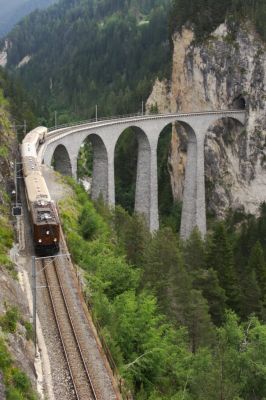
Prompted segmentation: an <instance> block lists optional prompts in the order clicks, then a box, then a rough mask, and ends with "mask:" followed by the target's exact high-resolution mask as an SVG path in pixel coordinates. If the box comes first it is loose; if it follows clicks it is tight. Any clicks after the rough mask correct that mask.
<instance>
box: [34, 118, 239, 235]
mask: <svg viewBox="0 0 266 400" xmlns="http://www.w3.org/2000/svg"><path fill="white" fill-rule="evenodd" d="M222 118H233V119H234V120H237V121H238V122H240V123H241V124H242V125H244V124H245V119H246V113H245V111H243V110H230V111H225V110H224V111H210V112H195V113H189V114H180V113H175V114H159V115H144V116H139V115H138V116H134V117H125V118H121V119H113V120H102V121H97V122H93V123H84V124H80V125H75V126H72V127H66V128H60V129H56V130H54V131H51V132H49V133H48V135H47V138H46V140H45V143H44V144H43V145H42V146H41V147H40V148H39V151H38V159H39V162H44V163H45V164H47V165H49V166H50V165H51V163H52V160H53V158H54V162H55V169H57V170H58V171H60V172H62V173H63V174H67V175H72V176H73V177H76V174H77V159H78V154H79V150H80V147H81V146H82V143H83V142H84V140H85V139H86V138H87V137H88V136H89V138H90V140H91V143H92V146H93V178H92V198H93V199H97V198H98V197H99V196H100V195H102V196H103V198H104V200H105V201H106V203H108V204H109V205H110V206H113V205H114V204H115V174H114V154H115V147H116V143H117V141H118V139H119V137H120V135H121V134H122V133H123V131H124V130H125V129H127V128H129V127H131V128H133V129H134V131H135V132H136V135H137V139H138V162H137V180H136V194H135V211H136V212H138V213H141V214H144V215H145V217H146V220H147V223H148V225H149V227H150V230H151V231H154V230H156V229H158V227H159V217H158V183H157V145H158V139H159V136H160V134H161V132H162V131H163V129H164V128H165V127H166V126H167V125H168V124H170V123H175V122H178V123H180V124H181V125H182V126H183V127H184V128H185V129H186V132H187V135H188V148H187V164H186V172H185V185H184V193H183V208H182V216H181V236H182V237H183V238H187V237H188V236H189V235H190V233H191V231H192V230H193V228H194V227H195V226H197V227H198V229H199V230H200V232H201V233H202V234H203V235H205V233H206V204H205V182H204V139H205V135H206V133H207V131H208V128H209V127H210V126H211V125H212V124H213V123H215V122H217V120H219V119H222ZM128 156H129V157H130V154H129V155H128Z"/></svg>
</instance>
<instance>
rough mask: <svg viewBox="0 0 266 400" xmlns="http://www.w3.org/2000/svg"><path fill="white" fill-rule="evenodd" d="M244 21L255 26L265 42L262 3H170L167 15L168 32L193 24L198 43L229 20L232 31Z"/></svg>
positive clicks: (210, 0) (265, 5)
mask: <svg viewBox="0 0 266 400" xmlns="http://www.w3.org/2000/svg"><path fill="white" fill-rule="evenodd" d="M243 18H248V19H250V20H251V21H253V22H254V23H255V25H256V28H257V30H258V32H259V33H260V34H261V35H262V37H263V38H264V39H266V26H265V20H266V3H265V1H264V0H224V1H217V0H188V1H184V0H173V6H172V10H171V13H170V33H173V32H174V31H175V30H176V29H178V30H180V29H181V28H182V26H183V25H184V24H187V23H190V24H193V26H194V29H195V33H196V37H197V39H198V40H202V39H203V38H206V37H207V36H208V35H209V34H210V33H211V32H212V31H213V30H214V29H215V28H216V27H217V26H218V25H219V24H221V23H222V22H224V21H225V19H229V20H231V22H232V28H234V29H235V28H236V26H234V25H235V24H237V23H238V22H240V21H241V19H243Z"/></svg>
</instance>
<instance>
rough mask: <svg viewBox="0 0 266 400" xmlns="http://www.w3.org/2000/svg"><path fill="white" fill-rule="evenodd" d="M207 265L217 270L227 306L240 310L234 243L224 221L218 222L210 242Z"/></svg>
mask: <svg viewBox="0 0 266 400" xmlns="http://www.w3.org/2000/svg"><path fill="white" fill-rule="evenodd" d="M206 267H207V268H208V269H209V268H212V269H214V270H215V271H217V274H218V278H219V282H220V285H221V287H222V288H223V289H224V290H225V294H226V296H227V306H228V307H230V308H232V309H233V310H235V311H238V310H239V296H240V294H239V283H238V279H237V274H236V271H235V267H234V259H233V250H232V244H231V242H230V239H229V237H228V235H227V232H226V229H225V225H224V223H222V222H219V223H218V224H216V226H215V227H214V232H213V234H212V237H211V239H210V241H209V243H208V248H207V257H206Z"/></svg>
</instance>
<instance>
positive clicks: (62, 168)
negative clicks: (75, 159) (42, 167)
mask: <svg viewBox="0 0 266 400" xmlns="http://www.w3.org/2000/svg"><path fill="white" fill-rule="evenodd" d="M51 163H52V165H53V167H54V169H55V171H58V172H60V173H61V174H62V175H66V176H72V166H71V161H70V156H69V153H68V151H67V148H66V147H65V146H64V145H63V144H59V145H58V146H56V148H55V150H54V152H53V156H52V162H51Z"/></svg>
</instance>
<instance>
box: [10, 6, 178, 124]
mask: <svg viewBox="0 0 266 400" xmlns="http://www.w3.org/2000/svg"><path fill="white" fill-rule="evenodd" d="M167 3H168V0H163V1H158V0H146V1H139V0H135V1H131V2H124V1H116V2H110V1H93V0H86V1H74V0H64V1H61V2H60V3H59V4H57V5H55V6H54V7H53V8H52V9H50V10H45V11H42V12H40V11H38V12H35V13H33V14H32V15H31V16H29V17H27V18H26V19H25V20H24V21H23V22H21V23H20V24H19V25H18V26H17V27H16V28H15V29H14V30H13V32H12V33H11V34H10V35H9V36H8V38H9V40H10V42H11V43H12V45H11V46H10V48H9V51H8V64H7V68H10V69H15V68H16V66H17V65H18V64H19V62H20V61H21V60H22V59H24V57H25V56H29V57H30V61H29V63H28V64H27V65H24V66H23V67H21V68H19V69H18V70H16V73H17V74H18V75H19V76H20V77H21V78H22V80H23V82H24V83H25V86H26V88H27V89H28V90H29V91H30V92H31V94H32V95H33V97H34V99H35V101H36V103H37V105H38V110H39V115H40V116H42V117H44V118H46V119H49V116H51V115H52V114H53V112H54V110H57V111H58V121H59V123H60V122H65V121H67V120H73V119H74V118H75V119H77V118H81V117H82V118H89V117H93V116H94V113H95V104H98V114H99V116H101V115H102V116H103V115H111V114H125V113H129V112H137V111H140V110H141V103H142V100H145V99H146V98H147V96H148V94H149V92H150V90H151V86H152V84H153V81H154V79H155V78H156V76H158V74H159V75H162V76H163V75H166V74H167V70H168V69H169V66H170V53H169V46H168V11H167Z"/></svg>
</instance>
